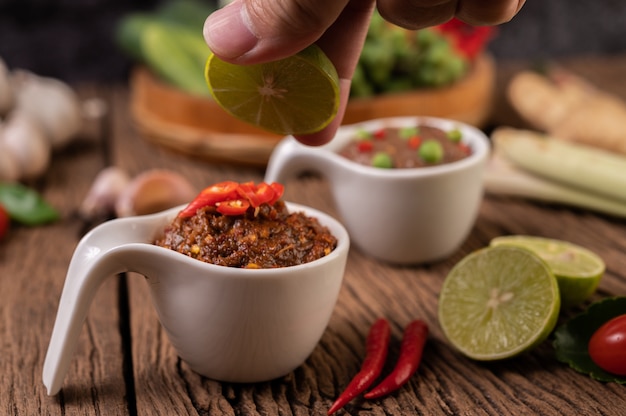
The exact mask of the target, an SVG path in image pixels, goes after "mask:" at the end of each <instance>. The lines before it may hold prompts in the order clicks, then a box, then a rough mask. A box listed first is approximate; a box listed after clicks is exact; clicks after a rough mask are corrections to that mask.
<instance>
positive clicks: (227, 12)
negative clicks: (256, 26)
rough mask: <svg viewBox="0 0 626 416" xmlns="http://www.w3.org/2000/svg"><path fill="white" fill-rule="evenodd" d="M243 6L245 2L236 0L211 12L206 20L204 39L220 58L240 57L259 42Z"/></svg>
mask: <svg viewBox="0 0 626 416" xmlns="http://www.w3.org/2000/svg"><path fill="white" fill-rule="evenodd" d="M243 6H244V4H243V2H241V1H234V2H232V3H230V4H228V5H226V6H224V7H222V8H221V9H218V10H216V11H215V12H213V13H211V14H210V15H209V16H208V17H207V19H206V21H205V22H204V27H203V30H202V33H203V35H204V40H205V41H206V43H207V45H208V46H209V49H211V51H213V53H215V54H216V55H217V56H219V57H220V58H223V59H227V60H234V59H236V58H239V57H240V56H242V55H244V54H246V53H247V52H249V51H250V50H252V49H254V47H255V46H256V44H257V42H258V38H257V36H256V35H255V34H254V32H253V31H252V29H251V25H250V21H249V19H248V18H247V14H246V10H245V7H243Z"/></svg>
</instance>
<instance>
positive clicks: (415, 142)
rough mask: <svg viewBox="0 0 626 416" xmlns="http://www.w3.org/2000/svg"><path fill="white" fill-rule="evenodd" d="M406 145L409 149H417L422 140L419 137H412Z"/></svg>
mask: <svg viewBox="0 0 626 416" xmlns="http://www.w3.org/2000/svg"><path fill="white" fill-rule="evenodd" d="M408 144H409V147H410V148H411V149H417V148H419V147H420V144H422V139H420V137H419V136H413V137H411V138H409V141H408Z"/></svg>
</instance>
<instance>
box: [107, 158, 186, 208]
mask: <svg viewBox="0 0 626 416" xmlns="http://www.w3.org/2000/svg"><path fill="white" fill-rule="evenodd" d="M197 194H198V191H197V190H196V188H195V187H194V186H193V185H191V183H189V181H188V180H187V179H186V178H185V177H184V176H182V175H180V174H179V173H177V172H173V171H169V170H164V169H154V170H149V171H146V172H143V173H141V174H139V175H137V176H136V177H135V178H133V179H132V180H131V183H130V184H129V185H128V186H127V187H126V189H124V192H122V194H121V195H120V197H119V199H118V200H117V203H116V204H115V210H116V213H117V216H118V217H129V216H133V215H145V214H152V213H155V212H159V211H163V210H164V209H168V208H172V207H175V206H177V205H181V204H184V203H187V202H189V201H191V200H192V199H193V198H195V197H196V195H197Z"/></svg>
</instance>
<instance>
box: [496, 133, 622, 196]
mask: <svg viewBox="0 0 626 416" xmlns="http://www.w3.org/2000/svg"><path fill="white" fill-rule="evenodd" d="M491 137H492V140H493V144H494V148H495V149H497V150H498V151H499V152H501V153H502V155H503V156H504V157H506V159H508V160H509V161H510V162H512V163H513V164H514V165H516V166H517V167H520V168H522V169H524V170H527V171H529V172H532V173H534V174H536V175H539V176H542V177H544V178H548V179H551V180H554V181H557V182H560V183H561V184H565V185H568V186H571V187H574V188H578V189H580V190H584V191H587V192H589V193H592V194H595V195H597V196H598V197H599V196H600V195H601V196H604V197H605V198H607V199H616V200H619V201H621V202H626V157H625V156H623V155H619V154H616V153H611V152H608V151H604V150H601V149H597V148H592V147H589V146H583V145H580V144H575V143H571V142H566V141H563V140H556V139H554V138H550V137H549V136H546V135H543V134H541V133H537V132H533V131H530V130H518V129H512V128H499V129H497V130H496V131H494V132H493V134H492V136H491Z"/></svg>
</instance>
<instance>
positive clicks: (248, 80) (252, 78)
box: [204, 45, 339, 135]
mask: <svg viewBox="0 0 626 416" xmlns="http://www.w3.org/2000/svg"><path fill="white" fill-rule="evenodd" d="M204 75H205V79H206V82H207V85H208V86H209V89H210V91H211V94H212V95H213V98H215V101H216V102H217V103H218V104H219V105H220V106H221V107H222V108H224V110H226V111H227V112H228V113H230V114H231V115H233V116H234V117H236V118H238V119H240V120H242V121H245V122H247V123H250V124H252V125H255V126H258V127H260V128H263V129H265V130H268V131H271V132H274V133H278V134H284V135H287V134H310V133H315V132H317V131H319V130H322V129H323V128H324V127H326V126H327V125H328V124H330V122H331V121H332V120H333V119H334V118H335V116H336V115H337V111H338V108H339V77H338V75H337V71H336V69H335V67H334V66H333V64H332V62H331V61H330V60H329V59H328V57H327V56H326V55H325V54H324V52H322V50H321V49H320V48H319V47H317V46H316V45H312V46H309V47H308V48H306V49H304V50H303V51H301V52H299V53H297V54H296V55H293V56H290V57H288V58H285V59H281V60H279V61H275V62H269V63H263V64H256V65H246V66H242V65H234V64H231V63H228V62H224V61H222V60H220V59H219V58H217V57H216V56H215V55H213V54H211V55H210V56H209V59H208V60H207V62H206V67H205V73H204Z"/></svg>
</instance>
